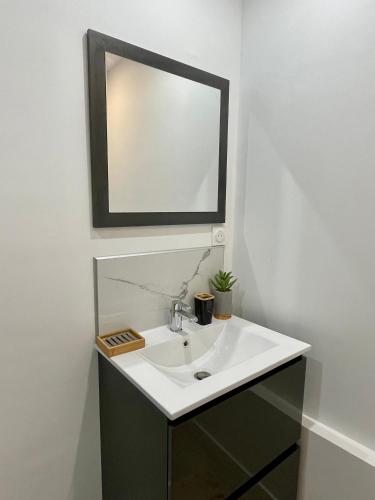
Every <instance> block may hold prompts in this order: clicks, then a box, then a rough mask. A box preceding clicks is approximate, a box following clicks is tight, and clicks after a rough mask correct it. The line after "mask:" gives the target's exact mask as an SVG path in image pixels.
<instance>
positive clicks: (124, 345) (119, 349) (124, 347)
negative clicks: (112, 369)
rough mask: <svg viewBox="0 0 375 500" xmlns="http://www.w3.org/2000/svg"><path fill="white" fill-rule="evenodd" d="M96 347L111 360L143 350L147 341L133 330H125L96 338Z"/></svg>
mask: <svg viewBox="0 0 375 500" xmlns="http://www.w3.org/2000/svg"><path fill="white" fill-rule="evenodd" d="M96 345H97V346H98V347H99V349H100V350H101V351H103V352H104V354H106V355H107V356H108V357H109V358H111V357H112V356H117V355H118V354H124V353H125V352H130V351H135V350H136V349H142V347H144V346H145V339H144V338H143V337H142V335H140V334H139V333H138V332H136V331H135V330H133V329H132V328H125V329H122V330H115V331H114V332H110V333H106V334H104V335H99V336H98V337H96Z"/></svg>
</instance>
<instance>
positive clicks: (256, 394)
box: [169, 358, 305, 500]
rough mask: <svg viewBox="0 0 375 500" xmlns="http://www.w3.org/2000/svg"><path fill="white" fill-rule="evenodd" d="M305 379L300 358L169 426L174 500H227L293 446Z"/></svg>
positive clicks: (302, 360)
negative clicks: (188, 417) (226, 499)
mask: <svg viewBox="0 0 375 500" xmlns="http://www.w3.org/2000/svg"><path fill="white" fill-rule="evenodd" d="M304 379H305V359H304V358H300V359H298V360H296V361H295V362H292V363H290V364H288V365H287V366H286V367H285V368H282V369H279V370H277V371H275V372H274V373H273V374H271V375H270V376H268V377H266V378H263V379H261V380H260V381H259V382H258V383H255V384H249V385H247V386H245V387H244V389H243V390H242V391H239V392H237V391H236V392H235V393H234V394H233V395H229V397H227V398H226V399H224V400H221V401H220V402H219V403H217V404H216V405H213V406H210V407H209V408H208V409H205V410H203V411H202V412H201V413H198V414H196V413H195V414H194V415H193V416H192V417H191V418H190V419H185V420H184V421H183V422H182V423H179V424H177V425H174V426H171V427H170V467H169V491H170V499H172V500H185V499H186V500H188V499H189V500H191V499H192V498H194V499H195V500H210V499H215V500H219V499H225V498H226V497H227V496H229V495H230V494H231V493H232V492H233V491H235V490H236V489H237V488H239V487H240V486H241V485H243V484H244V483H245V482H246V481H248V480H249V479H250V478H252V477H253V476H254V475H255V474H256V473H258V472H259V471H261V470H262V469H263V468H264V467H265V466H266V465H268V464H269V463H270V462H272V461H273V460H274V459H275V458H276V457H278V456H279V455H280V454H281V453H282V452H284V451H286V450H287V449H288V448H289V447H290V446H292V445H293V444H295V443H296V442H297V441H298V439H299V437H300V432H301V417H302V405H303V392H304ZM260 498H261V497H260Z"/></svg>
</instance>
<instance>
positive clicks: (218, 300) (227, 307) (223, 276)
mask: <svg viewBox="0 0 375 500" xmlns="http://www.w3.org/2000/svg"><path fill="white" fill-rule="evenodd" d="M236 281H237V278H235V277H234V276H233V274H232V273H231V272H224V271H221V270H220V271H219V272H218V273H217V274H216V275H215V277H214V278H213V279H210V285H211V287H212V289H213V294H214V295H215V305H214V316H215V318H216V319H229V318H230V317H231V316H232V286H233V285H234V284H235V282H236Z"/></svg>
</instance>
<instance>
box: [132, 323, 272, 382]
mask: <svg viewBox="0 0 375 500" xmlns="http://www.w3.org/2000/svg"><path fill="white" fill-rule="evenodd" d="M276 346H277V344H276V343H275V342H272V341H271V340H268V339H267V338H265V337H264V336H261V335H259V334H256V333H254V332H252V331H251V330H250V331H249V328H248V327H246V326H238V325H236V324H235V323H233V322H225V323H223V322H221V323H219V324H214V325H210V326H206V327H204V328H202V327H201V328H199V327H198V329H197V328H195V329H194V330H193V329H192V328H185V329H184V335H183V336H182V335H181V334H178V333H177V334H175V338H173V339H172V340H169V341H167V342H163V343H161V344H157V345H154V346H151V347H147V348H145V349H143V350H142V351H140V352H139V355H141V356H143V358H145V359H146V360H147V361H149V362H150V363H152V364H153V365H154V366H155V367H156V368H158V370H160V371H162V372H163V373H164V374H165V375H166V376H167V377H168V378H170V379H171V380H172V381H173V382H175V383H177V384H179V385H183V386H187V385H190V384H194V383H201V380H199V379H197V378H195V377H194V375H195V374H197V373H199V372H202V371H204V372H206V374H207V375H208V374H209V375H210V376H212V375H215V374H217V373H220V372H222V371H224V370H227V369H228V368H231V367H232V366H235V365H238V364H240V363H244V362H246V361H249V360H250V359H251V358H253V357H254V356H257V355H259V354H261V353H263V352H265V351H268V350H269V349H273V348H274V347H276Z"/></svg>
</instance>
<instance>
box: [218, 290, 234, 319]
mask: <svg viewBox="0 0 375 500" xmlns="http://www.w3.org/2000/svg"><path fill="white" fill-rule="evenodd" d="M214 295H215V304H214V316H215V318H216V319H229V318H231V317H232V290H229V292H219V291H218V290H215V291H214Z"/></svg>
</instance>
